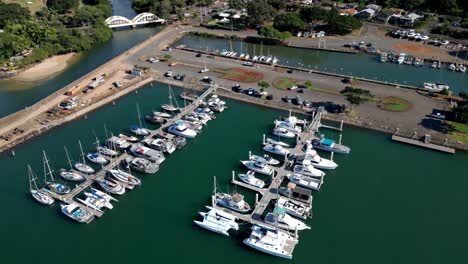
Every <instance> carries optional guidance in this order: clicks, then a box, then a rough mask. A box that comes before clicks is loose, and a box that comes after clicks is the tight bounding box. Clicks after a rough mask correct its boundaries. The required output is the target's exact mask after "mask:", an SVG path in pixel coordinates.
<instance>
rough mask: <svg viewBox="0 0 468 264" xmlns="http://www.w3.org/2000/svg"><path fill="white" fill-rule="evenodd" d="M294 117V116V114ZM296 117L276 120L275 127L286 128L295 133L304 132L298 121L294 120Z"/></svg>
mask: <svg viewBox="0 0 468 264" xmlns="http://www.w3.org/2000/svg"><path fill="white" fill-rule="evenodd" d="M292 117H293V116H292ZM293 120H294V119H290V118H288V119H286V120H285V121H282V120H275V122H274V123H275V127H277V128H278V127H280V128H284V129H286V130H288V131H291V132H293V133H300V132H302V128H301V127H299V126H297V125H296V123H295V122H294V121H293Z"/></svg>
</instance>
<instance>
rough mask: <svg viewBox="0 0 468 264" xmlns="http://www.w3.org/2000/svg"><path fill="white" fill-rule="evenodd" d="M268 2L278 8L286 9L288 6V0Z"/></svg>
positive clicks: (269, 0) (270, 0) (271, 0)
mask: <svg viewBox="0 0 468 264" xmlns="http://www.w3.org/2000/svg"><path fill="white" fill-rule="evenodd" d="M267 2H268V4H269V5H271V6H272V7H274V8H275V9H276V10H280V9H284V7H285V6H286V0H267Z"/></svg>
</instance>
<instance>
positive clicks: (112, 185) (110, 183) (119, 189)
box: [96, 178, 125, 195]
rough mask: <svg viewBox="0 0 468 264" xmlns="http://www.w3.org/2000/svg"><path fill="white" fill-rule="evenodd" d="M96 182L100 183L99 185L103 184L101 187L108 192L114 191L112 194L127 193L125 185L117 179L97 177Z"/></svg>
mask: <svg viewBox="0 0 468 264" xmlns="http://www.w3.org/2000/svg"><path fill="white" fill-rule="evenodd" d="M96 182H97V183H98V184H99V186H101V188H102V189H103V190H104V191H106V192H108V193H112V194H118V195H122V194H124V193H125V187H123V186H122V185H120V184H118V183H117V182H116V181H114V180H112V179H107V178H104V179H102V178H97V179H96Z"/></svg>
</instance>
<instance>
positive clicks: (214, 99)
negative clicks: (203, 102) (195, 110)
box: [208, 94, 226, 105]
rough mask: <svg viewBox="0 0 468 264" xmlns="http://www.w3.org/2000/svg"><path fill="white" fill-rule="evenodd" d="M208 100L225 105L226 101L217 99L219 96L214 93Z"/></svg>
mask: <svg viewBox="0 0 468 264" xmlns="http://www.w3.org/2000/svg"><path fill="white" fill-rule="evenodd" d="M208 102H215V103H217V104H219V105H226V102H225V101H223V100H221V99H219V96H218V95H216V94H213V95H211V97H210V99H208Z"/></svg>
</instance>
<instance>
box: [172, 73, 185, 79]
mask: <svg viewBox="0 0 468 264" xmlns="http://www.w3.org/2000/svg"><path fill="white" fill-rule="evenodd" d="M184 79H185V75H184V74H177V75H176V76H174V80H177V81H183V80H184Z"/></svg>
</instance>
